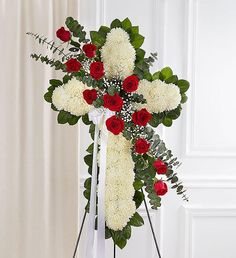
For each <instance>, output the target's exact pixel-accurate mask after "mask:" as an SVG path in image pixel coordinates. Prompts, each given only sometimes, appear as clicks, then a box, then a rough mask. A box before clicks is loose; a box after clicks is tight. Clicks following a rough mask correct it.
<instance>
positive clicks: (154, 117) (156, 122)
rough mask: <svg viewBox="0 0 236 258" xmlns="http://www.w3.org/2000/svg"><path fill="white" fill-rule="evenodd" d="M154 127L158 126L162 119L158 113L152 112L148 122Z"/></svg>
mask: <svg viewBox="0 0 236 258" xmlns="http://www.w3.org/2000/svg"><path fill="white" fill-rule="evenodd" d="M148 123H149V124H150V125H151V126H152V127H157V126H158V125H159V124H160V123H161V120H160V119H159V118H158V116H157V115H156V114H152V119H151V120H150V121H149V122H148Z"/></svg>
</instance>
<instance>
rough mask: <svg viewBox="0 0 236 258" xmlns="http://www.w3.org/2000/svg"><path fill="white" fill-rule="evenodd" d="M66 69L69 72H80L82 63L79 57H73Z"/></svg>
mask: <svg viewBox="0 0 236 258" xmlns="http://www.w3.org/2000/svg"><path fill="white" fill-rule="evenodd" d="M65 65H66V71H67V72H68V73H71V72H78V71H79V70H80V68H81V67H82V65H81V63H80V62H79V61H77V59H74V58H71V59H69V60H68V61H67V62H66V63H65Z"/></svg>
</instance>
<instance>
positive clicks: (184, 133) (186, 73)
mask: <svg viewBox="0 0 236 258" xmlns="http://www.w3.org/2000/svg"><path fill="white" fill-rule="evenodd" d="M116 17H117V18H122V19H123V18H125V17H129V18H130V19H131V21H132V22H133V23H134V24H137V25H140V30H141V33H142V34H144V36H146V41H145V49H147V51H156V50H157V51H158V54H159V61H158V67H163V66H166V65H169V66H171V67H172V68H173V70H174V72H175V73H177V74H178V75H179V76H180V77H183V78H187V79H188V80H189V81H190V82H191V92H190V93H189V94H188V95H189V102H188V104H187V105H185V106H184V110H183V113H182V115H181V118H180V119H179V120H178V121H176V122H175V123H174V125H173V127H172V128H160V129H159V131H160V133H161V135H162V138H163V139H164V140H165V141H166V142H167V145H168V146H169V148H170V149H172V150H173V151H174V153H175V154H176V155H177V156H178V158H179V159H180V160H181V161H182V162H183V165H182V166H181V167H180V168H179V170H178V172H179V174H180V175H181V177H182V179H183V181H184V182H185V185H186V186H187V188H188V195H189V197H190V202H189V203H183V202H182V201H181V199H180V198H179V197H178V196H176V195H175V193H174V192H173V191H170V194H169V195H168V196H166V197H165V198H164V200H163V207H162V208H161V210H159V211H157V212H154V211H151V214H152V219H153V222H154V224H155V230H156V232H157V238H158V241H159V243H160V246H161V251H162V254H163V257H164V258H221V257H227V258H235V257H236V249H235V247H234V243H235V239H236V171H235V165H236V137H235V132H236V122H235V119H234V117H235V115H234V111H235V110H236V101H235V97H236V87H235V83H233V76H234V74H235V67H236V48H235V46H236V34H235V27H236V1H235V0H225V1H222V0H148V1H141V0H129V1H127V0H119V1H117V0H97V1H88V0H81V4H80V18H81V22H83V23H84V24H86V25H87V27H88V28H89V29H94V28H97V27H98V26H99V25H100V24H110V22H111V21H112V20H113V19H114V18H116ZM155 68H157V67H155ZM154 70H155V69H154ZM85 133H86V129H85V128H84V127H83V128H81V132H80V137H81V138H83V139H81V140H82V143H83V145H82V146H83V147H82V153H81V155H82V154H83V151H84V149H85V148H86V146H87V145H88V143H89V141H88V140H87V139H85V137H84V134H85ZM80 168H81V175H82V176H81V190H82V189H83V188H82V184H83V180H84V177H85V176H86V166H84V165H83V164H82V163H81V164H80ZM141 213H142V214H143V215H144V216H145V211H144V210H143V209H141ZM145 222H146V223H145V224H146V225H145V227H144V228H139V229H137V230H136V231H135V232H133V238H132V240H130V241H129V243H128V246H127V249H126V250H124V251H123V252H122V253H121V252H119V254H118V257H119V258H126V257H127V258H128V257H136V258H139V257H140V258H143V257H153V258H154V257H157V254H156V252H155V248H154V243H153V241H152V236H151V232H150V229H149V227H148V224H147V217H145ZM108 253H109V256H108V257H112V255H111V253H112V248H111V246H109V247H108ZM80 257H81V258H84V256H83V255H82V252H81V256H80Z"/></svg>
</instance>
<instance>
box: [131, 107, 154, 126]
mask: <svg viewBox="0 0 236 258" xmlns="http://www.w3.org/2000/svg"><path fill="white" fill-rule="evenodd" d="M151 118H152V115H151V114H150V113H149V112H148V111H147V109H146V108H142V109H141V110H139V111H137V112H134V113H133V115H132V120H133V122H134V123H135V124H136V125H140V126H141V125H143V126H146V125H147V123H148V122H149V121H150V120H151Z"/></svg>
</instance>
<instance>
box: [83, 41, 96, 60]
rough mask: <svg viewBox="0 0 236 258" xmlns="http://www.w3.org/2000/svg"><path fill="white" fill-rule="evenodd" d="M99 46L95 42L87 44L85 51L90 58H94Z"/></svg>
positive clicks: (84, 47)
mask: <svg viewBox="0 0 236 258" xmlns="http://www.w3.org/2000/svg"><path fill="white" fill-rule="evenodd" d="M96 50H97V47H96V46H95V45H94V44H85V45H84V46H83V51H84V53H85V55H86V56H87V57H88V58H92V57H94V56H95V55H96Z"/></svg>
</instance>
